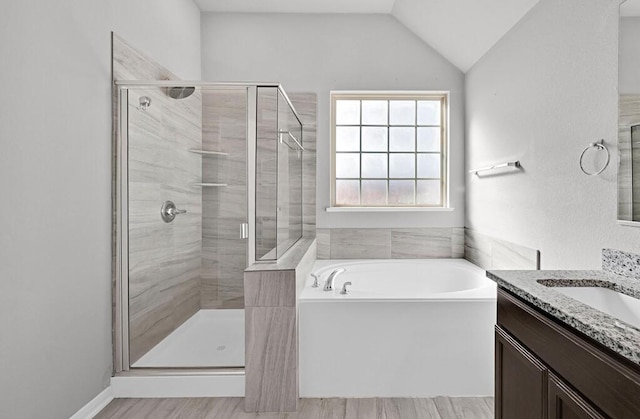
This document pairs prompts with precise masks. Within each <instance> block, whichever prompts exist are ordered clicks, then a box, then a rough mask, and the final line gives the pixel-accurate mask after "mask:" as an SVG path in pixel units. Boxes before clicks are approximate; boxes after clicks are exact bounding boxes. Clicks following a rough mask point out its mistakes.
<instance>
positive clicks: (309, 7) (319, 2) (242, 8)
mask: <svg viewBox="0 0 640 419" xmlns="http://www.w3.org/2000/svg"><path fill="white" fill-rule="evenodd" d="M194 1H195V2H196V4H197V5H198V7H200V10H202V11H203V12H239V13H253V12H255V13H391V9H392V8H393V2H394V0H194Z"/></svg>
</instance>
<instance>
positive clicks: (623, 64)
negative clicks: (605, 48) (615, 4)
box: [619, 16, 640, 94]
mask: <svg viewBox="0 0 640 419" xmlns="http://www.w3.org/2000/svg"><path fill="white" fill-rule="evenodd" d="M619 90H620V93H621V94H640V17H638V16H634V17H623V18H622V19H620V86H619Z"/></svg>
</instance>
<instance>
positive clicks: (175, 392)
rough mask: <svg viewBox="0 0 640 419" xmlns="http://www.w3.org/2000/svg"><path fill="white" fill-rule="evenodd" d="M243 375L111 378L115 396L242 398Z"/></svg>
mask: <svg viewBox="0 0 640 419" xmlns="http://www.w3.org/2000/svg"><path fill="white" fill-rule="evenodd" d="M244 378H245V377H244V374H232V375H193V376H189V375H177V376H119V377H112V378H111V390H112V392H113V397H115V398H118V399H119V398H156V397H163V398H164V397H244Z"/></svg>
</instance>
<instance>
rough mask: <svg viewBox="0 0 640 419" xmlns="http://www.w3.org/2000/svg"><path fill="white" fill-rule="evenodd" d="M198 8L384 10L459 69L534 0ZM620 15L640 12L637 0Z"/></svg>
mask: <svg viewBox="0 0 640 419" xmlns="http://www.w3.org/2000/svg"><path fill="white" fill-rule="evenodd" d="M194 1H195V2H196V4H197V5H198V6H199V7H200V10H202V11H203V12H238V13H386V14H390V15H393V16H394V17H395V18H396V19H398V21H400V22H401V23H402V24H403V25H405V26H406V27H407V28H408V29H409V30H411V31H412V32H413V33H415V34H416V35H417V36H418V37H420V38H421V39H422V40H423V41H424V42H426V43H427V44H429V45H430V46H431V47H432V48H434V49H435V50H436V51H438V52H439V53H440V54H442V56H444V57H445V58H446V59H448V60H449V61H450V62H451V63H452V64H454V65H455V66H456V67H458V68H459V69H460V70H462V71H463V72H466V71H467V70H469V69H470V68H471V67H472V66H473V65H474V64H475V63H476V62H477V61H478V60H479V59H480V58H481V57H482V56H483V55H484V54H485V53H486V52H487V51H489V49H491V47H492V46H493V45H494V44H495V43H496V42H497V41H498V40H499V39H500V38H501V37H502V36H503V35H504V34H505V33H507V32H508V31H509V30H510V29H511V28H512V27H513V26H515V24H516V23H518V21H519V20H520V19H521V18H522V17H523V16H524V15H525V14H526V13H527V12H528V11H529V10H531V8H532V7H533V6H535V5H536V4H537V3H538V1H539V0H194ZM621 11H622V13H623V14H624V15H627V16H640V0H627V1H626V2H625V3H624V4H623V5H622V8H621Z"/></svg>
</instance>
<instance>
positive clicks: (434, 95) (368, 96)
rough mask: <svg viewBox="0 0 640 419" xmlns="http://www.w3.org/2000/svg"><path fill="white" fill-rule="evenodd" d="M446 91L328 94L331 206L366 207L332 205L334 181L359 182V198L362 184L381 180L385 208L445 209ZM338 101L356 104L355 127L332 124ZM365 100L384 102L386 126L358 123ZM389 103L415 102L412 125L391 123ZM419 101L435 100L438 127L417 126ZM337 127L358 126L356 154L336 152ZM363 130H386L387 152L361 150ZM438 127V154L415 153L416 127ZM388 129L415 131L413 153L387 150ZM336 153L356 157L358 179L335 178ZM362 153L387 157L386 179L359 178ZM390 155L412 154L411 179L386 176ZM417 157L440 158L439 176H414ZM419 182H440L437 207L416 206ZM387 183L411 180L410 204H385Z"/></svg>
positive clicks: (446, 153)
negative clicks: (356, 119) (357, 104)
mask: <svg viewBox="0 0 640 419" xmlns="http://www.w3.org/2000/svg"><path fill="white" fill-rule="evenodd" d="M448 96H449V95H448V92H431V91H430V92H391V93H385V92H331V177H332V181H331V206H333V207H336V206H345V207H358V206H362V207H369V206H371V205H368V204H362V205H360V204H348V205H344V204H338V203H337V202H336V181H337V180H350V181H358V182H359V191H360V195H361V194H362V181H385V182H386V188H387V189H386V196H387V203H386V204H385V205H375V206H385V207H434V208H444V207H446V206H447V195H448V194H447V192H448V184H447V174H448V165H447V162H448V159H447V156H448V130H447V128H448V124H447V122H448ZM339 100H356V101H360V121H359V124H339V125H338V124H336V102H337V101H339ZM367 100H382V101H387V124H363V123H362V117H363V112H362V102H363V101H367ZM391 101H413V102H415V106H414V109H415V115H414V124H403V125H399V124H393V125H392V124H391V119H390V117H391V115H390V113H391V106H390V102H391ZM419 101H438V102H440V123H439V124H438V125H433V124H419V123H418V106H417V103H418V102H419ZM337 127H359V128H360V135H359V142H360V146H359V150H360V151H336V128H337ZM363 127H379V128H387V151H363V149H362V128H363ZM434 127H438V128H440V151H439V152H433V151H418V135H417V129H418V128H434ZM391 128H413V129H414V130H415V135H414V151H391V150H390V148H391V146H390V138H391V137H390V129H391ZM337 154H359V160H360V161H359V176H358V177H348V178H345V177H340V178H338V177H336V164H335V163H336V155H337ZM363 154H385V155H387V176H386V177H362V155H363ZM393 154H413V157H414V173H415V176H414V177H390V171H391V164H390V157H391V155H393ZM421 154H429V155H440V176H439V177H418V156H419V155H421ZM420 180H439V181H440V200H439V202H438V203H437V204H433V205H427V204H417V194H418V187H417V182H418V181H420ZM390 181H413V182H414V186H413V204H394V203H389V202H388V201H389V182H390Z"/></svg>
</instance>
